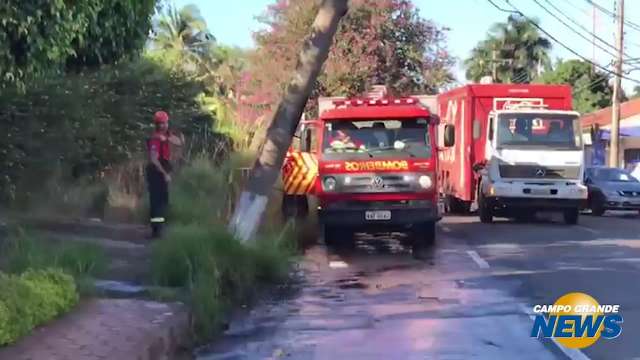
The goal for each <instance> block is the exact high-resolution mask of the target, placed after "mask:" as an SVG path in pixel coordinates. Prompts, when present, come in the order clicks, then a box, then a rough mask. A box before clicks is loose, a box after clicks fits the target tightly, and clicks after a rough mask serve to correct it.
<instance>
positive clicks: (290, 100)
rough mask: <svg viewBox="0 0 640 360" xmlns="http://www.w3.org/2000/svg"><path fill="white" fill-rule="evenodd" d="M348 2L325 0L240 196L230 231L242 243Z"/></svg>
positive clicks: (259, 212)
mask: <svg viewBox="0 0 640 360" xmlns="http://www.w3.org/2000/svg"><path fill="white" fill-rule="evenodd" d="M347 10H348V0H323V1H322V4H321V5H320V8H319V10H318V14H317V15H316V18H315V20H314V22H313V25H312V26H311V33H310V35H309V37H308V39H307V40H306V41H305V43H304V46H303V48H302V51H301V52H300V55H299V58H298V64H297V65H296V70H295V71H294V73H293V76H292V78H291V80H290V82H289V85H288V86H287V91H286V94H285V95H284V98H283V99H282V100H281V102H280V104H279V105H278V109H277V110H276V112H275V114H274V115H273V118H272V119H271V122H270V125H269V128H268V130H267V136H266V138H265V141H264V142H263V144H262V146H261V148H260V151H259V154H258V159H257V160H256V162H255V164H254V165H253V169H252V170H251V175H250V177H249V180H248V183H247V185H246V188H245V190H244V191H243V192H242V193H241V194H240V198H239V200H238V202H237V204H236V209H235V211H234V214H233V216H232V218H231V222H230V224H229V230H230V231H231V232H232V233H233V234H234V235H235V236H236V237H237V238H239V239H240V240H242V241H248V240H250V239H252V238H253V235H254V234H255V232H256V230H257V229H258V226H259V225H260V222H261V220H262V216H263V214H264V210H265V208H266V206H267V200H268V196H269V193H270V192H271V189H272V187H273V185H274V184H275V182H276V180H277V178H278V176H279V174H280V169H281V167H282V163H283V161H284V157H285V155H286V152H287V149H288V148H289V146H290V145H291V139H292V138H293V134H294V132H295V130H296V127H297V126H298V123H299V122H300V117H301V116H302V113H303V110H304V106H305V104H306V103H307V100H308V99H309V95H310V94H311V90H312V88H313V84H314V83H315V81H316V78H317V77H318V74H319V73H320V70H321V69H322V65H323V64H324V62H325V60H326V59H327V56H328V55H329V49H330V48H331V43H332V42H333V36H334V35H335V33H336V31H337V29H338V24H339V22H340V19H342V17H343V16H344V15H345V14H346V13H347Z"/></svg>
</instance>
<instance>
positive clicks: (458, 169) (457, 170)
mask: <svg viewBox="0 0 640 360" xmlns="http://www.w3.org/2000/svg"><path fill="white" fill-rule="evenodd" d="M522 101H530V102H532V103H542V104H544V105H546V106H547V108H548V109H552V110H571V109H572V97H571V87H570V86H568V85H542V84H479V85H466V86H463V87H460V88H457V89H454V90H451V91H448V92H445V93H442V94H440V95H438V98H437V113H438V116H439V117H440V123H441V126H444V125H446V124H453V125H455V138H456V142H455V145H454V146H453V147H451V148H449V149H444V150H443V151H441V152H439V156H440V159H439V160H440V163H439V172H438V183H439V184H440V192H441V193H442V194H444V195H446V196H449V197H453V198H455V199H457V200H461V201H463V202H467V203H470V202H473V201H474V200H475V197H476V195H477V192H476V186H477V181H478V178H477V176H476V175H475V174H474V171H473V166H474V165H475V164H478V163H481V162H483V161H484V160H485V159H484V158H485V145H486V139H487V137H486V134H487V126H488V115H489V113H490V112H491V111H492V110H500V109H503V107H504V105H505V104H507V103H508V102H522ZM546 126H548V125H547V124H540V128H539V130H540V131H544V129H545V127H546ZM535 130H536V129H535V128H534V131H535Z"/></svg>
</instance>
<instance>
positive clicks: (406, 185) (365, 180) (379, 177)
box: [336, 173, 421, 193]
mask: <svg viewBox="0 0 640 360" xmlns="http://www.w3.org/2000/svg"><path fill="white" fill-rule="evenodd" d="M405 176H410V177H412V178H411V179H405ZM418 176H419V175H418V174H413V173H407V174H358V175H355V174H353V175H339V176H336V180H337V183H338V186H337V188H336V190H337V191H338V192H345V193H393V192H413V191H420V190H421V188H420V185H419V184H418V181H417V178H418ZM347 178H349V180H347Z"/></svg>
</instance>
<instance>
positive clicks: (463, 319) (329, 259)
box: [198, 214, 640, 360]
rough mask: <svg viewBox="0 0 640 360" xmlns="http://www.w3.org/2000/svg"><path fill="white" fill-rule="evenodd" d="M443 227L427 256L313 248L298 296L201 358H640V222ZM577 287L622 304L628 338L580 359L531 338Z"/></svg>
mask: <svg viewBox="0 0 640 360" xmlns="http://www.w3.org/2000/svg"><path fill="white" fill-rule="evenodd" d="M438 231H439V233H438V236H439V238H438V241H437V243H436V244H435V246H434V247H433V248H431V249H429V251H428V252H427V253H426V254H424V255H425V256H424V257H423V258H422V259H415V258H413V257H412V255H411V253H410V250H409V248H408V247H406V246H403V244H402V239H403V235H402V234H359V235H358V246H357V248H356V249H355V250H352V251H334V250H331V249H327V248H326V247H325V246H324V245H322V244H316V245H313V246H311V247H309V248H308V249H307V251H306V253H305V257H304V261H303V262H302V269H301V278H302V283H301V284H299V285H298V286H296V287H295V291H294V292H293V293H292V294H290V295H289V296H288V297H287V298H286V299H274V300H273V301H270V302H266V303H264V304H263V305H261V306H259V307H257V308H255V309H254V310H252V311H251V313H250V314H247V315H245V316H240V317H239V318H238V319H237V320H236V321H234V322H233V323H232V324H231V326H230V329H229V330H228V331H227V332H226V333H225V335H224V336H223V337H222V339H221V340H220V341H218V342H216V343H215V344H212V345H211V346H209V347H207V348H206V349H203V351H202V352H201V353H200V354H199V357H198V358H199V359H205V360H214V359H265V358H274V359H275V358H288V359H447V360H449V359H452V360H453V359H567V358H571V359H634V358H637V359H640V342H639V341H637V340H636V338H637V337H638V335H640V309H638V308H637V304H640V301H638V300H640V217H637V216H635V215H633V216H623V215H620V214H616V215H610V216H606V217H602V218H596V217H591V216H582V217H581V218H580V224H579V225H576V226H567V225H564V224H563V223H561V222H560V219H557V220H556V219H553V218H551V219H540V220H537V221H535V222H532V223H514V222H511V221H507V220H504V221H498V222H496V223H494V224H481V223H479V222H478V220H477V218H476V217H474V216H469V217H447V218H445V219H444V220H443V221H442V222H441V223H440V224H439V230H438ZM576 291H580V292H585V293H587V294H590V295H591V296H593V297H594V298H595V299H596V300H598V301H599V303H601V304H620V305H621V309H622V315H623V316H624V324H623V331H622V334H621V335H620V336H619V337H618V338H616V339H612V340H605V339H600V340H599V341H598V342H596V344H595V345H593V346H591V347H589V348H586V349H582V350H581V351H571V350H566V349H564V348H560V347H559V346H557V345H555V344H554V343H553V342H552V341H550V340H539V339H536V338H531V337H530V336H529V334H530V332H531V327H532V323H533V322H532V320H531V318H530V317H529V315H528V314H527V313H526V312H527V311H529V310H530V309H531V306H532V305H533V304H553V303H554V302H555V300H556V299H557V298H558V297H560V296H561V295H564V294H566V293H569V292H576ZM563 349H564V351H563Z"/></svg>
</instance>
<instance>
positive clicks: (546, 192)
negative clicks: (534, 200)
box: [531, 189, 549, 195]
mask: <svg viewBox="0 0 640 360" xmlns="http://www.w3.org/2000/svg"><path fill="white" fill-rule="evenodd" d="M531 194H532V195H549V190H547V189H531Z"/></svg>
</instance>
